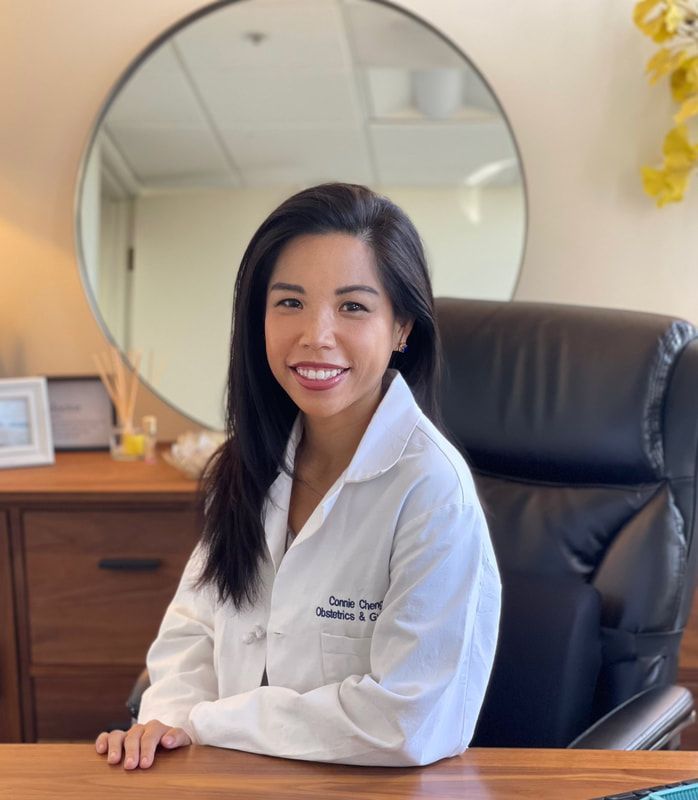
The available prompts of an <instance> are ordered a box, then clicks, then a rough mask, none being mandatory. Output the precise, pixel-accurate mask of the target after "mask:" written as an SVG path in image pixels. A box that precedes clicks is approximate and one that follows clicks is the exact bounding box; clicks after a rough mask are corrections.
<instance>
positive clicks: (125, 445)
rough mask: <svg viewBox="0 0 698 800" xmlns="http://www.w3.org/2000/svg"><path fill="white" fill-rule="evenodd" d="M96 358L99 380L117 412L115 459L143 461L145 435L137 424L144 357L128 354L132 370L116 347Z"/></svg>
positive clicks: (113, 442)
mask: <svg viewBox="0 0 698 800" xmlns="http://www.w3.org/2000/svg"><path fill="white" fill-rule="evenodd" d="M93 357H94V360H95V364H96V365H97V370H98V371H99V377H100V378H101V379H102V383H103V384H104V388H105V389H106V390H107V393H108V395H109V397H110V398H111V401H112V403H113V404H114V409H115V410H116V419H117V425H116V427H115V428H114V430H113V432H112V436H111V454H112V457H113V458H115V459H117V460H119V461H133V460H135V459H138V458H142V457H143V450H144V436H143V432H142V431H141V430H140V428H137V427H136V426H135V425H134V424H133V414H134V410H135V407H136V397H137V395H138V386H139V377H138V370H139V368H140V365H141V354H140V353H139V352H137V351H136V352H133V353H132V352H129V353H128V360H129V361H130V363H131V364H132V365H133V367H132V368H129V367H127V366H126V364H125V363H124V360H123V359H122V357H121V354H120V353H119V351H118V350H117V348H116V347H114V346H113V345H112V346H110V347H109V351H108V352H107V353H95V354H94V356H93Z"/></svg>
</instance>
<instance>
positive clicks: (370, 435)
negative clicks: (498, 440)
mask: <svg viewBox="0 0 698 800" xmlns="http://www.w3.org/2000/svg"><path fill="white" fill-rule="evenodd" d="M385 382H386V383H387V384H388V388H387V390H386V392H385V394H384V395H383V399H382V400H381V402H380V404H379V405H378V408H377V409H376V411H375V413H374V414H373V417H372V418H371V421H370V422H369V424H368V428H366V431H365V432H364V435H363V436H362V437H361V441H360V442H359V446H358V447H357V448H356V452H355V453H354V455H353V457H352V459H351V461H350V463H349V466H348V467H347V469H346V471H345V472H344V480H345V481H346V482H347V483H360V482H361V481H367V480H370V479H371V478H375V477H377V476H378V475H382V474H383V473H384V472H387V471H388V470H389V469H390V468H391V467H392V466H393V465H394V464H395V463H396V462H397V461H398V459H399V458H400V456H401V455H402V453H403V451H404V449H405V447H406V446H407V442H408V440H409V438H410V436H411V435H412V431H414V429H415V426H416V425H417V423H418V422H419V419H420V417H421V416H422V412H421V410H420V408H419V406H418V405H417V401H416V400H415V399H414V396H413V394H412V390H411V389H410V387H409V386H408V385H407V383H406V382H405V379H404V378H403V377H402V375H401V374H400V373H399V372H398V371H397V370H396V369H389V370H388V371H387V372H386V376H385ZM302 430H303V424H302V420H301V415H300V414H299V415H298V416H297V417H296V420H295V422H294V423H293V427H292V428H291V434H290V436H289V438H288V444H287V445H286V451H285V453H284V463H285V464H286V467H287V469H288V471H289V472H291V473H292V472H293V464H294V461H295V456H296V447H297V446H298V442H299V441H300V438H301V433H302ZM284 476H286V477H287V478H288V475H286V473H285V472H284V471H283V470H282V471H281V472H280V473H279V476H278V477H277V479H276V480H275V481H274V483H273V484H272V486H271V489H270V492H269V494H270V498H271V499H272V500H273V501H278V500H281V499H282V498H281V497H280V496H279V495H283V494H284V488H287V487H285V486H284V481H283V478H284Z"/></svg>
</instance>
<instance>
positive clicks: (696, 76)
mask: <svg viewBox="0 0 698 800" xmlns="http://www.w3.org/2000/svg"><path fill="white" fill-rule="evenodd" d="M696 93H698V58H689V59H688V60H686V61H684V62H683V63H682V64H681V65H680V66H678V67H677V68H676V69H675V70H674V71H673V72H672V73H671V94H672V96H673V98H674V100H676V102H677V103H682V102H683V101H684V100H686V98H688V97H690V96H691V95H692V94H696Z"/></svg>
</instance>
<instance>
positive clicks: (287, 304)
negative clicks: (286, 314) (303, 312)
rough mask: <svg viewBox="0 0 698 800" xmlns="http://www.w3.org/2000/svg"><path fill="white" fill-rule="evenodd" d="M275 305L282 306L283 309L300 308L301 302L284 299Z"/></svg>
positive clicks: (288, 298) (292, 298)
mask: <svg viewBox="0 0 698 800" xmlns="http://www.w3.org/2000/svg"><path fill="white" fill-rule="evenodd" d="M276 305H277V306H283V307H284V308H300V307H301V301H300V300H297V299H296V298H295V297H286V298H284V299H283V300H279V302H278V303H277V304H276Z"/></svg>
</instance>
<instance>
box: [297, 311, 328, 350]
mask: <svg viewBox="0 0 698 800" xmlns="http://www.w3.org/2000/svg"><path fill="white" fill-rule="evenodd" d="M304 322H305V325H304V327H303V331H302V333H301V341H300V344H301V345H302V346H303V347H312V348H320V347H334V345H335V338H334V321H333V319H332V316H331V315H330V314H323V313H318V314H312V315H308V316H307V317H306V319H305V320H304Z"/></svg>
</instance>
